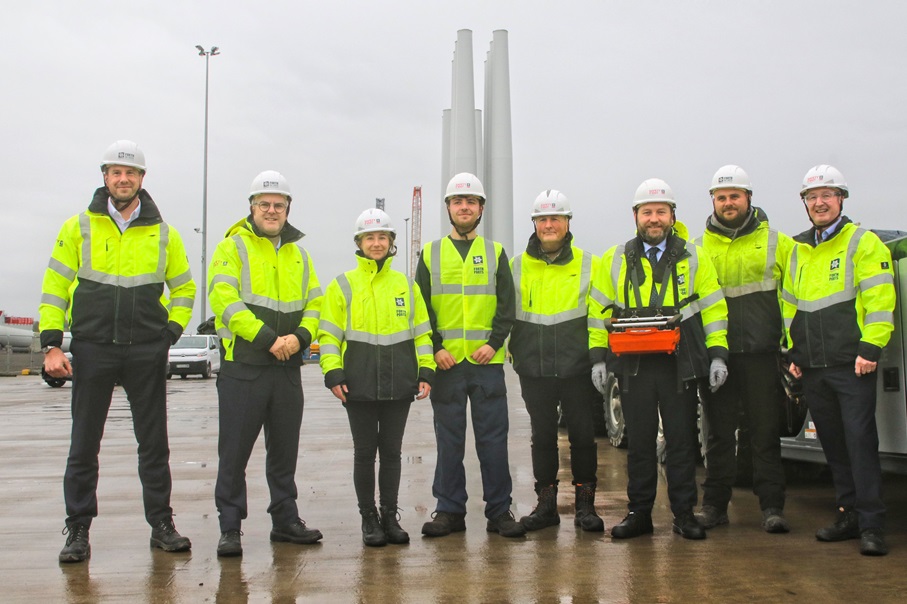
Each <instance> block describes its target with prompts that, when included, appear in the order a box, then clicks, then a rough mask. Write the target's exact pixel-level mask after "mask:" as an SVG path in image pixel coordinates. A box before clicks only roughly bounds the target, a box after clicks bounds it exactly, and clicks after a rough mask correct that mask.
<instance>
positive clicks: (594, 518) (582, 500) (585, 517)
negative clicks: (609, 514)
mask: <svg viewBox="0 0 907 604" xmlns="http://www.w3.org/2000/svg"><path fill="white" fill-rule="evenodd" d="M575 509H576V515H575V516H574V517H573V526H578V527H580V528H582V529H583V530H584V531H587V532H590V533H601V532H604V530H605V523H604V522H603V521H602V519H601V518H599V516H598V514H596V513H595V484H590V483H588V482H587V483H584V484H578V485H576V504H575Z"/></svg>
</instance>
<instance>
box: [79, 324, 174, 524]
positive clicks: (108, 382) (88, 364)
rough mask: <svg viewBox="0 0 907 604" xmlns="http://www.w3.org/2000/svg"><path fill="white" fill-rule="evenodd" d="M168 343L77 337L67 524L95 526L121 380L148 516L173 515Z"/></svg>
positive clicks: (154, 518)
mask: <svg viewBox="0 0 907 604" xmlns="http://www.w3.org/2000/svg"><path fill="white" fill-rule="evenodd" d="M168 349H169V343H168V342H166V341H164V340H163V339H161V341H159V342H151V343H146V344H129V345H117V344H95V343H92V342H85V341H82V340H73V341H72V344H71V346H70V350H71V351H72V358H73V361H72V362H73V379H72V439H71V441H70V446H69V459H68V460H67V462H66V473H65V474H64V476H63V496H64V498H65V500H66V516H67V518H66V522H67V524H69V523H72V522H80V523H82V524H85V525H86V526H90V525H91V520H92V518H94V517H95V516H97V515H98V496H97V490H98V452H99V451H100V450H101V438H102V437H103V435H104V425H105V424H106V422H107V413H108V411H109V410H110V401H111V397H112V396H113V387H114V383H115V382H119V383H120V384H121V385H122V386H123V389H124V390H125V391H126V397H127V398H128V399H129V409H130V410H131V411H132V426H133V430H134V431H135V439H136V441H137V442H138V458H139V479H140V480H141V481H142V499H143V502H144V504H145V519H146V520H147V521H148V523H149V524H152V525H153V524H155V523H157V522H158V521H159V520H161V519H163V518H169V517H170V516H172V515H173V510H172V509H171V507H170V490H171V484H172V483H171V478H170V446H169V443H168V440H167V366H168V360H167V351H168Z"/></svg>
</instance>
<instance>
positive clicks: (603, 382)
mask: <svg viewBox="0 0 907 604" xmlns="http://www.w3.org/2000/svg"><path fill="white" fill-rule="evenodd" d="M592 383H593V384H594V385H595V389H596V390H598V391H599V392H601V393H602V396H604V395H605V390H606V388H607V387H608V368H607V367H606V366H605V362H604V361H599V362H598V363H596V364H595V365H593V366H592Z"/></svg>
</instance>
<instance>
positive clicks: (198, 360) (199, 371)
mask: <svg viewBox="0 0 907 604" xmlns="http://www.w3.org/2000/svg"><path fill="white" fill-rule="evenodd" d="M219 371H220V346H219V342H218V339H217V336H213V335H194V336H193V335H186V334H183V335H182V336H180V339H179V340H177V342H176V344H174V345H173V346H171V347H170V368H169V369H168V370H167V378H168V379H169V378H170V377H172V376H174V375H178V376H180V377H183V378H184V377H186V376H187V375H200V376H202V377H203V378H205V379H208V378H210V377H211V375H212V374H214V373H217V372H219Z"/></svg>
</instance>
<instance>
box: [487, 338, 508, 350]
mask: <svg viewBox="0 0 907 604" xmlns="http://www.w3.org/2000/svg"><path fill="white" fill-rule="evenodd" d="M485 343H486V344H488V345H489V346H491V347H492V348H494V351H495V352H497V351H499V350H500V349H501V346H503V345H504V340H501V339H500V338H491V339H489V340H488V341H487V342H485Z"/></svg>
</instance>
